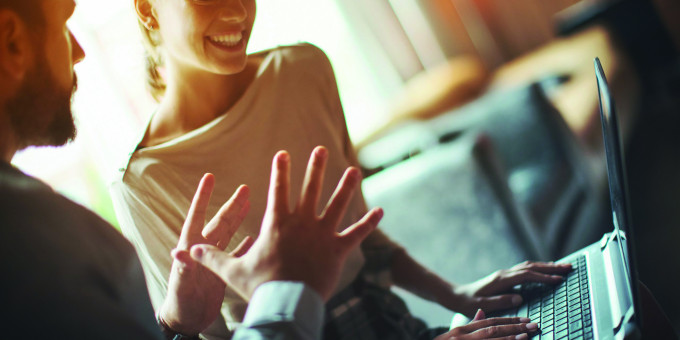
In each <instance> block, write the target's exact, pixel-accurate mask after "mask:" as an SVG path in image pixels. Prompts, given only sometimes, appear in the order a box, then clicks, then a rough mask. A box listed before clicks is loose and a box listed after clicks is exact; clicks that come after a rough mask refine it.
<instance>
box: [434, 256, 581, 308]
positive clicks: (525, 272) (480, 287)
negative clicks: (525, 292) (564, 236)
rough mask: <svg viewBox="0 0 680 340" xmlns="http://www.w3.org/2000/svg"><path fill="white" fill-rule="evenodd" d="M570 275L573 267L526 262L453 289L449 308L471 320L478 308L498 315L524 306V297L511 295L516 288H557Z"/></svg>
mask: <svg viewBox="0 0 680 340" xmlns="http://www.w3.org/2000/svg"><path fill="white" fill-rule="evenodd" d="M570 271H571V265H570V264H556V263H545V262H530V261H527V262H523V263H520V264H518V265H516V266H514V267H512V268H510V269H505V270H499V271H497V272H495V273H493V274H491V275H489V276H487V277H485V278H482V279H480V280H478V281H475V282H473V283H470V284H466V285H461V286H458V287H456V288H454V294H453V296H454V297H453V299H452V301H449V303H448V304H447V305H446V307H448V308H450V309H452V310H455V311H457V312H460V313H462V314H465V315H467V316H468V317H470V316H472V315H473V313H474V312H475V311H476V310H477V309H479V308H481V309H484V310H486V311H495V310H502V309H507V308H511V307H516V306H518V305H520V304H521V303H522V297H521V296H520V295H518V294H509V292H510V291H511V289H512V288H513V287H514V286H516V285H519V284H522V283H526V282H539V283H546V284H558V283H560V282H562V280H563V279H564V278H563V276H562V275H564V274H567V273H568V272H570Z"/></svg>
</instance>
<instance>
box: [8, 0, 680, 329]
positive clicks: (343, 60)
mask: <svg viewBox="0 0 680 340" xmlns="http://www.w3.org/2000/svg"><path fill="white" fill-rule="evenodd" d="M77 3H78V8H77V10H76V12H75V15H74V16H73V18H72V19H71V21H70V22H69V26H70V28H71V29H72V30H73V31H74V33H75V35H76V37H77V38H78V40H79V42H80V43H81V45H82V46H83V48H84V49H85V52H86V53H87V58H86V59H85V60H84V61H83V62H82V63H80V64H79V65H78V66H77V67H76V72H77V73H78V78H79V91H78V93H77V95H76V97H75V101H74V111H75V115H76V118H77V125H78V129H79V135H78V138H77V139H76V141H75V142H74V143H71V144H69V145H67V146H65V147H61V148H39V149H35V148H31V149H27V150H25V151H22V152H20V153H19V154H17V155H16V157H15V158H14V159H13V163H14V164H15V165H16V166H18V167H19V168H20V169H22V170H23V171H25V172H27V173H29V174H31V175H34V176H36V177H39V178H41V179H43V180H44V181H46V182H48V183H49V184H50V185H52V186H53V187H54V188H55V189H56V190H58V191H59V192H61V193H63V194H64V195H66V196H68V197H70V198H72V199H73V200H75V201H77V202H79V203H81V204H83V205H85V206H87V207H89V208H91V209H93V210H94V211H96V212H97V213H98V214H100V215H101V216H102V217H104V218H105V219H107V220H108V221H110V222H111V223H112V224H114V225H117V223H116V220H115V215H114V213H113V209H112V205H111V202H110V199H109V195H108V191H107V186H108V183H109V182H110V181H111V179H112V178H113V176H115V175H116V174H117V172H118V169H119V168H121V167H124V166H125V163H126V159H127V157H129V155H128V152H129V151H130V150H132V149H133V148H134V145H135V144H136V143H137V142H138V141H139V140H140V138H141V133H142V129H143V127H144V124H145V123H146V121H147V119H148V118H149V116H150V114H151V113H152V112H153V110H154V107H155V102H154V101H153V100H152V99H151V97H150V95H149V94H148V92H147V91H146V88H145V80H144V58H143V53H144V51H143V47H142V44H141V37H140V35H139V32H138V28H137V22H136V16H135V14H134V10H133V8H132V1H131V0H129V1H98V0H77ZM257 4H258V13H257V19H256V22H255V29H254V32H253V36H252V38H251V41H250V45H249V51H251V52H255V51H259V50H263V49H267V48H272V47H275V46H277V45H286V44H294V43H297V42H310V43H312V44H315V45H317V46H319V47H320V48H321V49H323V50H324V51H325V52H326V54H327V55H328V56H329V58H330V59H331V62H332V63H333V66H334V69H335V73H336V77H337V81H338V85H339V90H340V95H341V100H342V103H343V106H344V109H345V115H346V119H347V124H348V128H349V131H350V135H351V138H352V140H353V142H354V143H355V145H356V148H357V151H358V153H359V157H360V162H361V163H362V166H363V168H364V169H363V170H364V173H365V175H366V180H365V183H364V191H365V194H366V198H367V200H368V202H369V204H371V205H381V206H383V207H385V211H386V217H385V219H384V221H383V225H382V226H381V228H383V230H385V231H386V232H387V233H388V234H389V235H390V236H392V237H393V238H395V239H396V240H398V241H400V242H401V243H403V244H404V245H405V246H406V247H407V249H409V251H410V252H411V253H412V254H413V255H414V256H415V257H416V258H417V259H419V260H421V261H422V262H424V263H425V264H427V265H428V266H430V267H431V268H433V269H434V270H435V271H436V272H438V273H441V274H442V275H443V276H444V277H446V278H447V279H449V280H451V281H453V282H456V283H464V282H469V281H472V280H474V279H477V278H479V277H481V276H483V275H486V274H488V273H489V272H491V271H493V270H496V269H499V268H503V267H507V266H510V265H512V264H514V263H516V262H518V261H521V260H524V259H541V260H550V259H557V258H559V257H560V256H562V255H564V254H568V253H569V252H571V251H573V250H575V249H578V248H580V247H582V246H585V245H587V244H589V243H591V242H593V241H596V240H597V239H598V238H599V237H600V236H601V235H602V233H603V232H606V231H608V230H610V225H611V221H610V220H611V216H610V215H609V210H608V209H609V206H608V204H609V203H608V198H607V195H608V192H607V190H606V177H605V170H604V163H603V154H602V142H601V129H600V125H599V116H598V111H597V110H598V106H597V87H596V83H595V77H594V72H593V58H594V57H599V58H600V59H601V61H602V63H603V66H604V68H605V72H606V74H607V77H608V80H609V82H610V84H611V86H612V88H613V92H614V97H615V98H616V100H617V109H618V111H619V112H618V113H619V115H620V119H621V125H622V130H623V141H624V145H625V151H626V161H627V170H628V177H629V179H628V182H629V189H630V192H631V196H632V201H631V207H632V209H631V210H632V215H633V223H634V224H635V226H636V231H637V232H638V235H636V236H637V238H636V246H637V250H638V254H637V255H638V270H639V272H640V276H641V279H642V281H643V282H645V283H646V284H647V285H648V286H649V288H650V289H651V290H652V292H653V293H654V294H655V296H656V297H657V299H658V300H659V302H660V303H661V305H662V307H663V308H664V310H665V311H666V313H667V314H668V316H669V317H670V318H671V319H672V322H673V323H674V325H675V327H676V331H677V330H679V329H680V313H679V312H678V310H679V308H678V307H680V291H678V290H677V289H676V288H675V287H677V285H678V282H680V250H678V249H679V248H680V247H677V243H678V240H680V230H679V228H680V209H678V202H680V200H679V199H680V176H679V175H678V174H680V151H679V150H680V148H679V147H680V140H679V139H680V137H679V136H680V134H678V133H677V132H676V130H677V128H678V127H679V126H680V125H679V123H680V58H679V57H678V50H679V48H680V22H678V20H677V18H678V17H680V3H679V2H678V1H676V0H580V1H579V0H551V1H544V0H341V1H340V0H313V1H312V0H286V1H278V0H258V1H257ZM399 293H400V294H402V295H403V296H405V298H406V299H407V303H408V304H409V305H410V307H411V308H412V310H413V312H414V314H416V315H418V316H421V317H423V318H424V319H425V320H426V321H428V323H430V325H431V326H437V325H446V324H448V321H449V319H450V317H451V313H450V312H449V311H445V310H443V309H441V308H439V307H437V306H435V305H433V304H430V303H427V302H424V301H422V300H419V299H417V298H415V297H413V296H410V295H408V294H407V293H405V292H399Z"/></svg>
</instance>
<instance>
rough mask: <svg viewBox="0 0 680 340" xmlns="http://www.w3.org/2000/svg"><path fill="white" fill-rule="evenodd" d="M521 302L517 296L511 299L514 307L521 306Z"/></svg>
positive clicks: (520, 298)
mask: <svg viewBox="0 0 680 340" xmlns="http://www.w3.org/2000/svg"><path fill="white" fill-rule="evenodd" d="M522 301H523V299H522V297H521V296H519V295H515V296H513V297H512V304H513V305H515V306H519V305H521V304H522Z"/></svg>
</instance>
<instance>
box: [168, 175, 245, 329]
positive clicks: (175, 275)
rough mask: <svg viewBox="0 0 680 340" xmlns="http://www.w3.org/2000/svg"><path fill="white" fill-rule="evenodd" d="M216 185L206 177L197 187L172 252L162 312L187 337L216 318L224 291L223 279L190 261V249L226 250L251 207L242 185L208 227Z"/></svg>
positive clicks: (172, 326)
mask: <svg viewBox="0 0 680 340" xmlns="http://www.w3.org/2000/svg"><path fill="white" fill-rule="evenodd" d="M214 186H215V177H214V176H213V175H212V174H205V175H204V176H203V178H202V179H201V182H200V184H199V185H198V189H197V191H196V194H195V196H194V199H193V200H192V202H191V207H190V208H189V213H188V214H187V218H186V221H185V222H184V226H183V227H182V233H181V234H180V237H179V242H178V244H177V248H176V249H174V250H173V251H172V256H173V258H174V261H173V263H172V269H171V272H170V278H169V281H168V294H167V296H166V299H165V301H164V303H163V306H162V307H161V310H160V312H159V318H160V319H161V320H162V321H163V322H164V323H165V324H166V325H167V326H168V327H169V328H170V329H172V330H174V331H175V332H178V333H182V334H185V335H194V334H198V333H199V332H200V331H202V330H203V329H205V328H206V327H207V326H208V325H210V324H211V323H212V322H213V321H214V320H215V319H216V318H217V315H218V313H219V311H220V307H221V306H222V300H223V299H224V289H225V284H224V282H223V281H222V279H220V278H219V277H217V276H216V275H215V274H213V273H212V272H211V271H210V270H208V269H207V268H205V267H203V266H201V265H200V264H198V263H197V262H195V261H194V260H193V259H192V258H191V255H189V249H191V246H193V245H195V244H211V245H213V246H216V247H217V249H221V250H224V249H225V248H226V247H227V245H228V244H229V241H230V240H231V238H232V236H233V235H234V233H235V232H236V229H238V227H239V226H240V224H241V222H242V221H243V218H244V217H245V215H246V213H247V212H248V209H249V207H250V203H249V202H248V195H249V190H248V187H246V186H241V187H239V188H238V189H237V190H236V192H235V193H234V194H233V196H232V197H231V198H230V199H229V201H227V202H226V203H225V204H224V205H223V206H222V207H221V208H220V210H219V211H218V212H217V214H216V215H215V216H214V217H213V218H212V219H211V220H210V222H209V223H208V224H207V225H206V224H205V217H206V209H207V207H208V203H209V201H210V196H211V194H212V191H213V188H214ZM250 245H252V239H250V238H246V239H245V240H244V241H243V242H242V243H241V245H240V246H239V247H237V248H236V250H234V252H232V255H233V256H238V255H240V253H242V252H243V251H245V250H246V249H247V248H248V247H249V246H250Z"/></svg>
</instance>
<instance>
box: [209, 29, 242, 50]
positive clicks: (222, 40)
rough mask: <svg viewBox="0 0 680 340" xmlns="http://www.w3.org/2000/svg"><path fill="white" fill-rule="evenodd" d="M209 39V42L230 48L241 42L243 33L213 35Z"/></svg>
mask: <svg viewBox="0 0 680 340" xmlns="http://www.w3.org/2000/svg"><path fill="white" fill-rule="evenodd" d="M209 39H210V41H212V42H214V43H216V44H219V45H224V46H228V47H232V46H236V45H237V44H238V43H239V42H241V40H242V39H243V33H241V32H238V33H229V34H223V35H213V36H211V37H209Z"/></svg>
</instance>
